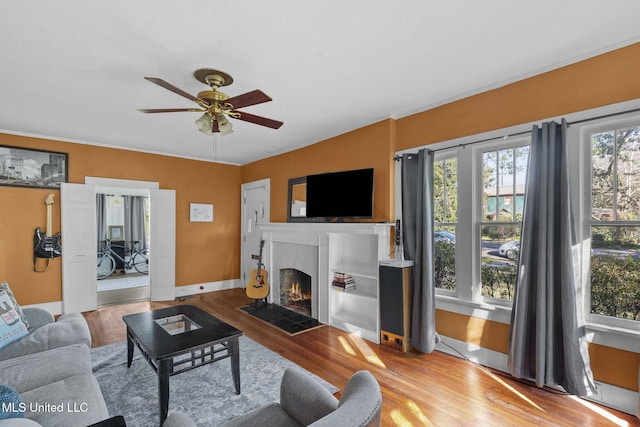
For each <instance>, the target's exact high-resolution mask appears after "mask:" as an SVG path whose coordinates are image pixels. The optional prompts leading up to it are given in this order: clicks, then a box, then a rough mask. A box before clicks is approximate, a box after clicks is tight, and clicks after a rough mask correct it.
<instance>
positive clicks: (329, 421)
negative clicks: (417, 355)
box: [162, 368, 382, 427]
mask: <svg viewBox="0 0 640 427" xmlns="http://www.w3.org/2000/svg"><path fill="white" fill-rule="evenodd" d="M381 412H382V394H381V393H380V386H379V385H378V382H377V381H376V379H375V378H374V376H373V375H371V373H369V372H368V371H359V372H356V373H355V374H354V375H353V376H352V377H351V378H350V379H349V382H348V383H347V385H346V387H345V388H344V392H343V393H342V397H341V398H340V400H339V401H338V399H336V398H335V397H333V395H332V394H331V393H330V392H329V391H328V390H327V389H326V388H324V387H323V386H322V385H320V384H319V383H318V382H317V381H315V380H314V379H313V378H311V377H309V376H308V375H307V374H305V373H303V372H301V371H300V370H297V369H293V368H288V369H287V370H286V371H285V373H284V375H283V377H282V383H281V384H280V402H279V403H277V402H273V403H270V404H267V405H265V406H262V407H260V408H258V409H254V410H253V411H250V412H248V413H246V414H244V415H241V416H239V417H237V418H234V419H232V420H230V421H228V422H226V423H225V424H223V426H224V427H236V426H242V427H264V426H269V427H272V426H275V427H278V426H282V427H289V426H291V427H299V426H313V427H358V426H362V427H365V426H366V427H368V426H379V425H380V415H381ZM162 426H163V427H196V424H195V423H194V422H193V421H192V420H191V419H190V418H189V417H188V416H187V415H185V414H182V413H173V414H171V415H169V417H168V418H167V419H166V421H165V422H164V424H163V425H162Z"/></svg>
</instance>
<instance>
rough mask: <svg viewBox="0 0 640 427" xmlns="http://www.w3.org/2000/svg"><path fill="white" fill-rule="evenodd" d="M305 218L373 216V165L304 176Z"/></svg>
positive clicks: (364, 217)
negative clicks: (305, 190)
mask: <svg viewBox="0 0 640 427" xmlns="http://www.w3.org/2000/svg"><path fill="white" fill-rule="evenodd" d="M306 216H307V218H336V219H341V218H359V219H367V218H373V168H369V169H356V170H348V171H341V172H328V173H321V174H317V175H308V176H307V215H306Z"/></svg>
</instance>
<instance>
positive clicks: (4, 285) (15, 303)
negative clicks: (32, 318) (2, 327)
mask: <svg viewBox="0 0 640 427" xmlns="http://www.w3.org/2000/svg"><path fill="white" fill-rule="evenodd" d="M0 291H5V292H6V293H7V294H8V295H9V298H11V301H13V306H14V308H15V310H16V311H17V312H18V314H19V315H20V318H21V319H22V323H24V324H25V326H26V327H27V328H28V327H29V320H28V319H27V315H26V314H24V312H23V311H22V308H20V305H19V304H18V301H16V297H14V296H13V292H11V288H10V287H9V284H8V283H7V282H3V283H0Z"/></svg>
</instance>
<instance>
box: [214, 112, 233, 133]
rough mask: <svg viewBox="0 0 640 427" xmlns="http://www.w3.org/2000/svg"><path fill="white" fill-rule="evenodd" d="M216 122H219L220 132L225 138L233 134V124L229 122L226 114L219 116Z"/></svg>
mask: <svg viewBox="0 0 640 427" xmlns="http://www.w3.org/2000/svg"><path fill="white" fill-rule="evenodd" d="M216 120H217V121H218V130H220V133H221V134H222V135H223V136H226V135H231V134H232V133H233V126H231V123H229V120H227V118H226V117H225V116H224V114H218V115H217V116H216Z"/></svg>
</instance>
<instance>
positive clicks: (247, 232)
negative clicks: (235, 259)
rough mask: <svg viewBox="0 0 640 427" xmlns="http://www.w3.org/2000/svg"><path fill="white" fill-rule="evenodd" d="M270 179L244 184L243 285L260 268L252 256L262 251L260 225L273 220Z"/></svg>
mask: <svg viewBox="0 0 640 427" xmlns="http://www.w3.org/2000/svg"><path fill="white" fill-rule="evenodd" d="M270 185H271V184H270V180H269V179H262V180H260V181H254V182H249V183H246V184H242V224H243V225H242V243H241V246H242V260H241V263H242V264H241V265H242V271H241V274H242V278H241V279H242V283H243V285H244V286H246V285H247V282H248V281H249V277H250V276H249V274H250V273H251V270H253V269H255V268H257V267H258V263H257V261H256V260H254V259H252V258H251V255H257V254H258V253H259V250H260V237H261V234H260V232H259V230H258V227H257V226H258V225H260V224H262V223H268V222H269V221H270V220H271V211H270V206H271V204H270V197H271V187H270Z"/></svg>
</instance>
